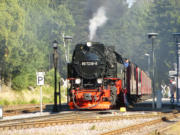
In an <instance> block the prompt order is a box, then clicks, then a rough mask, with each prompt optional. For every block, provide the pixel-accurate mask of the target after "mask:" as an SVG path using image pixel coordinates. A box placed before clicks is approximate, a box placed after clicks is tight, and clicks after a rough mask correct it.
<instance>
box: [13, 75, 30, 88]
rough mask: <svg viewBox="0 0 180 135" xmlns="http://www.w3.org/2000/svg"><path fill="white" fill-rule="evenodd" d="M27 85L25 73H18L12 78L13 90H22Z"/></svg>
mask: <svg viewBox="0 0 180 135" xmlns="http://www.w3.org/2000/svg"><path fill="white" fill-rule="evenodd" d="M27 87H28V76H27V75H25V74H20V75H18V76H16V77H15V78H13V80H12V88H13V89H15V90H22V89H24V88H27Z"/></svg>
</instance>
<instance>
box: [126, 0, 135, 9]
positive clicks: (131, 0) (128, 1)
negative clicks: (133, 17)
mask: <svg viewBox="0 0 180 135" xmlns="http://www.w3.org/2000/svg"><path fill="white" fill-rule="evenodd" d="M126 1H127V3H128V7H129V8H131V7H132V5H133V4H134V2H136V0H126Z"/></svg>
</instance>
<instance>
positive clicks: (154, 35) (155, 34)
mask: <svg viewBox="0 0 180 135" xmlns="http://www.w3.org/2000/svg"><path fill="white" fill-rule="evenodd" d="M157 36H158V33H148V38H149V39H152V76H151V77H152V88H153V90H152V92H153V93H152V97H153V102H152V108H153V109H155V80H154V68H155V66H154V39H155V38H156V37H157Z"/></svg>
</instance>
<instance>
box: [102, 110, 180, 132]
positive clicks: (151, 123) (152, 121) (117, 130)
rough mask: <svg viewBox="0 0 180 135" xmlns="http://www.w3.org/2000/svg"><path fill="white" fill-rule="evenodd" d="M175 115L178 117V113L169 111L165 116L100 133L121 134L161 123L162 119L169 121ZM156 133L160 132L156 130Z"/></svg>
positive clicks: (179, 115)
mask: <svg viewBox="0 0 180 135" xmlns="http://www.w3.org/2000/svg"><path fill="white" fill-rule="evenodd" d="M177 117H180V114H173V113H170V114H168V115H166V116H163V117H160V118H158V119H155V120H151V121H147V122H144V123H140V124H135V125H130V126H127V127H125V128H120V129H116V130H112V131H109V132H106V133H102V134H101V135H119V134H123V133H125V132H130V131H133V130H139V129H140V128H143V127H145V126H151V125H155V124H158V123H161V122H164V121H170V120H171V119H174V118H177ZM163 131H164V130H163ZM158 133H160V132H158Z"/></svg>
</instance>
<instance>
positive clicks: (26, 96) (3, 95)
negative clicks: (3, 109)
mask: <svg viewBox="0 0 180 135" xmlns="http://www.w3.org/2000/svg"><path fill="white" fill-rule="evenodd" d="M64 90H65V89H64V88H61V93H64ZM42 95H43V104H47V103H53V102H54V88H53V87H50V86H43V87H42ZM65 99H66V97H65V96H62V99H61V102H62V103H63V102H65ZM39 101H40V87H36V88H35V89H34V90H28V89H25V90H19V91H15V90H12V89H10V88H8V87H6V86H3V87H2V91H0V106H12V105H23V104H39Z"/></svg>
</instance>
